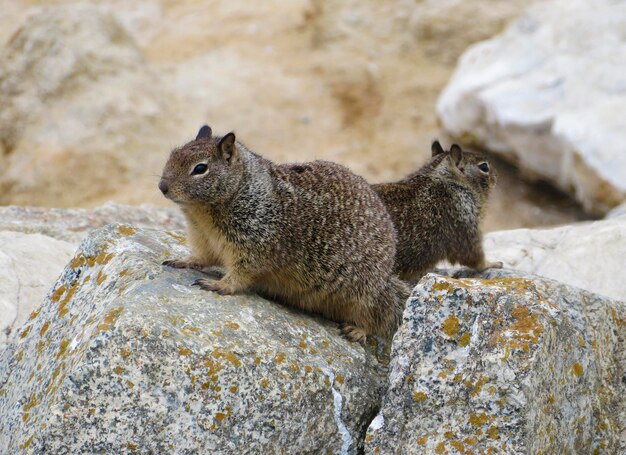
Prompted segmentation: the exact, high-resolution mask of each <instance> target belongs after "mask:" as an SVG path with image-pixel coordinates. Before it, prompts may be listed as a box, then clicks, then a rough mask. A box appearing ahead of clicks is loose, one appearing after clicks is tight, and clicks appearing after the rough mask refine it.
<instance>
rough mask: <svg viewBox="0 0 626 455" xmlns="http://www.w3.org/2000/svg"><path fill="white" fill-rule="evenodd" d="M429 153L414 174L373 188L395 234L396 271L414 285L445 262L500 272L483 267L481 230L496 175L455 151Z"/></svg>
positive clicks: (437, 146)
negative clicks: (422, 164)
mask: <svg viewBox="0 0 626 455" xmlns="http://www.w3.org/2000/svg"><path fill="white" fill-rule="evenodd" d="M432 152H433V156H432V158H431V160H430V161H429V162H428V163H427V164H426V165H424V166H423V167H422V168H421V169H420V170H418V171H417V172H415V173H413V174H411V175H409V176H408V177H406V178H404V179H402V180H400V181H399V182H395V183H383V184H378V185H373V188H374V190H376V192H377V193H378V194H379V195H380V197H381V199H382V200H383V202H384V203H385V205H386V206H387V210H388V211H389V213H390V214H391V218H392V219H393V222H394V225H395V227H396V230H397V233H398V244H397V247H396V249H397V256H396V261H395V267H394V270H395V271H396V272H397V273H399V274H400V277H401V278H403V279H407V280H412V279H416V278H419V277H421V276H422V275H424V274H425V273H426V272H428V271H429V270H431V269H432V268H433V267H434V266H435V265H436V264H437V263H438V262H439V261H441V260H444V259H447V260H449V261H450V262H451V263H461V264H462V265H465V266H468V267H471V268H473V269H477V270H483V269H485V268H489V267H501V266H502V264H501V263H487V262H485V255H484V252H483V247H482V233H481V230H480V220H481V218H482V217H483V216H484V212H485V207H486V203H487V197H488V195H489V192H490V190H491V188H492V187H493V186H494V185H495V183H496V179H497V174H496V171H495V169H493V168H491V166H489V163H488V161H487V160H486V159H485V158H484V157H483V156H481V155H479V154H476V153H471V152H464V151H463V150H461V148H460V147H459V146H458V145H453V146H452V148H451V150H450V151H447V152H446V151H444V150H443V149H442V148H441V145H440V144H439V142H434V143H433V145H432ZM485 164H486V166H487V167H485ZM479 166H482V167H483V168H485V169H488V170H487V172H484V171H483V170H481V169H480V167H479Z"/></svg>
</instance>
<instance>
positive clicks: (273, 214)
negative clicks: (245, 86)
mask: <svg viewBox="0 0 626 455" xmlns="http://www.w3.org/2000/svg"><path fill="white" fill-rule="evenodd" d="M203 131H204V134H202V133H203ZM199 165H201V166H200V168H198V166H199ZM204 165H206V168H207V170H206V171H205V172H203V173H201V174H197V175H192V174H193V170H194V169H199V170H200V171H204V168H203V167H202V166H204ZM159 188H161V190H162V191H163V193H164V194H165V196H166V197H168V198H170V199H171V200H173V201H174V202H176V203H178V204H179V205H180V207H181V209H182V211H183V213H184V214H185V216H186V218H187V222H188V231H189V232H188V241H189V246H190V248H191V251H192V256H191V257H189V258H187V259H184V260H173V261H166V264H167V265H172V266H174V267H191V268H196V269H204V268H206V267H212V266H222V267H224V268H225V269H226V273H225V274H224V275H223V277H221V279H220V280H219V281H210V280H207V279H201V280H198V282H197V284H198V285H200V286H201V287H202V288H203V289H207V290H212V291H216V292H219V293H222V294H235V293H239V292H244V291H246V290H254V291H257V292H260V293H262V294H263V295H267V296H272V297H274V298H276V299H277V300H279V301H281V302H284V303H287V304H289V305H292V306H295V307H298V308H301V309H304V310H307V311H311V312H315V313H319V314H321V315H323V316H325V317H327V318H329V319H331V320H333V321H337V322H342V323H345V324H344V327H343V333H344V335H346V336H348V337H349V338H351V339H353V340H359V341H360V340H362V339H364V338H365V335H366V334H378V335H383V336H390V335H392V334H393V333H394V332H395V330H396V328H397V327H398V325H399V324H400V321H401V319H402V311H403V309H404V303H405V301H406V299H407V298H408V294H409V290H408V288H407V286H406V285H405V284H404V283H403V282H402V281H401V280H400V279H399V278H397V277H396V276H393V275H392V274H391V270H392V268H393V262H394V257H395V242H396V239H395V231H394V228H393V223H392V221H391V218H390V217H389V215H388V214H387V211H386V209H385V206H384V205H383V203H382V201H381V200H380V198H379V197H378V195H377V194H376V193H375V192H374V191H373V190H372V189H371V187H370V186H369V185H368V184H367V183H366V182H365V180H363V179H362V178H361V177H359V176H357V175H355V174H353V173H351V172H350V171H349V170H347V169H346V168H344V167H343V166H340V165H338V164H335V163H330V162H325V161H315V162H312V163H304V164H286V165H276V164H274V163H272V162H270V161H268V160H266V159H264V158H262V157H260V156H259V155H257V154H255V153H253V152H251V151H250V150H248V149H247V148H246V147H244V146H243V145H242V144H240V143H238V142H235V136H234V134H232V133H229V134H227V135H226V136H224V137H213V136H212V135H211V132H210V129H208V130H206V129H204V128H203V129H202V130H201V131H200V133H199V134H198V138H196V140H194V141H191V142H189V143H188V144H186V145H184V146H182V147H180V148H178V149H175V150H173V151H172V153H171V155H170V158H169V160H168V162H167V164H166V165H165V169H164V171H163V177H162V179H161V182H160V183H159Z"/></svg>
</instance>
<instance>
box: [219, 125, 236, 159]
mask: <svg viewBox="0 0 626 455" xmlns="http://www.w3.org/2000/svg"><path fill="white" fill-rule="evenodd" d="M217 149H218V150H219V152H220V154H221V155H222V158H224V159H225V160H226V161H230V160H231V158H232V157H233V155H234V154H235V133H233V132H232V131H231V132H230V133H228V134H227V135H225V136H224V137H223V138H221V139H220V142H219V143H218V144H217Z"/></svg>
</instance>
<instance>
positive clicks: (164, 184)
mask: <svg viewBox="0 0 626 455" xmlns="http://www.w3.org/2000/svg"><path fill="white" fill-rule="evenodd" d="M159 189H160V190H161V193H163V194H164V195H165V194H167V192H168V191H169V190H170V188H169V187H168V186H167V182H166V181H165V180H161V181H160V182H159Z"/></svg>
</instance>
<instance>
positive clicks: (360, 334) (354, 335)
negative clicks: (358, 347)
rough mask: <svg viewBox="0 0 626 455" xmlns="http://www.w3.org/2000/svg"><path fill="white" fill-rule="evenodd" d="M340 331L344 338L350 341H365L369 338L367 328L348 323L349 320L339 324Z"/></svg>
mask: <svg viewBox="0 0 626 455" xmlns="http://www.w3.org/2000/svg"><path fill="white" fill-rule="evenodd" d="M339 331H340V332H341V335H342V336H343V337H344V338H346V339H347V340H349V341H354V342H355V343H365V340H366V339H367V333H366V332H365V330H363V329H362V328H360V327H357V326H355V325H352V324H348V323H347V322H343V323H341V324H339Z"/></svg>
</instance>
